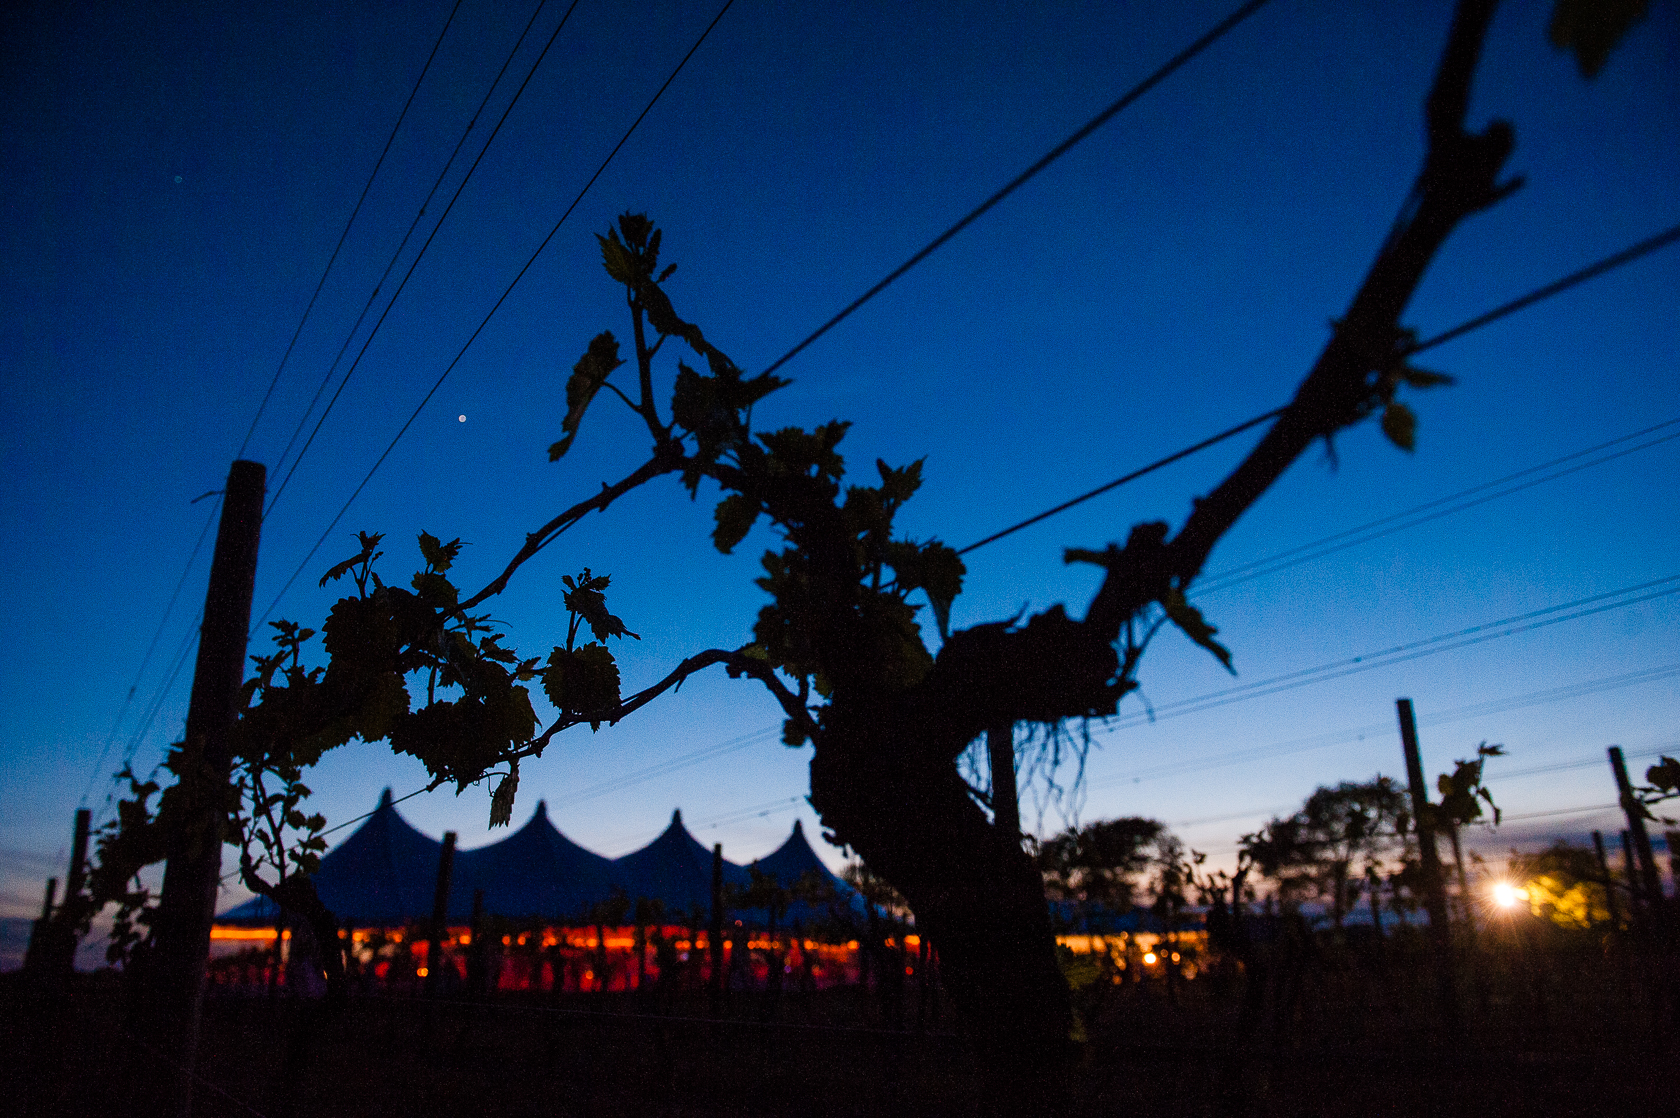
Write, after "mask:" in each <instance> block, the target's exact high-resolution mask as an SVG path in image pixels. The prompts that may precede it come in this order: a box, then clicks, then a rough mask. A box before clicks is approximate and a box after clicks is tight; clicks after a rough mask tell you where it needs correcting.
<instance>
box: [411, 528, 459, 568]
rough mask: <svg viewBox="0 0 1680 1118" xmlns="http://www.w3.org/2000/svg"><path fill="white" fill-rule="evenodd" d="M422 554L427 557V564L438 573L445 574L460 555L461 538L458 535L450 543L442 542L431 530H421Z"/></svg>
mask: <svg viewBox="0 0 1680 1118" xmlns="http://www.w3.org/2000/svg"><path fill="white" fill-rule="evenodd" d="M420 554H421V555H422V556H424V557H425V559H426V565H427V566H429V567H431V569H432V570H433V571H435V572H437V573H438V574H443V573H444V572H445V571H447V570H448V569H449V568H450V567H452V566H454V565H455V560H456V558H457V557H459V556H460V554H461V538H460V537H459V536H457V537H455V538H454V539H452V540H450V541H449V542H448V543H441V542H439V540H438V538H437V537H436V536H434V535H432V534H431V533H430V532H421V533H420Z"/></svg>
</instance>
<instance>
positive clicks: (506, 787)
mask: <svg viewBox="0 0 1680 1118" xmlns="http://www.w3.org/2000/svg"><path fill="white" fill-rule="evenodd" d="M510 765H511V767H510V768H509V770H508V774H507V775H506V776H504V777H502V782H501V783H500V784H498V785H496V791H495V792H493V793H491V796H490V825H491V826H492V827H505V826H507V825H508V824H509V823H511V822H512V821H513V795H514V793H515V792H517V791H519V761H518V760H517V759H515V760H514V761H512V762H510Z"/></svg>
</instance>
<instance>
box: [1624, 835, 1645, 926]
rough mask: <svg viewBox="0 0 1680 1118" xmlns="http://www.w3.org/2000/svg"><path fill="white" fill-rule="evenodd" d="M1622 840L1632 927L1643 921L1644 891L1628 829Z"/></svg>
mask: <svg viewBox="0 0 1680 1118" xmlns="http://www.w3.org/2000/svg"><path fill="white" fill-rule="evenodd" d="M1621 838H1622V876H1623V877H1625V878H1627V891H1628V924H1629V925H1630V926H1631V925H1635V924H1638V923H1639V922H1640V920H1641V919H1642V917H1641V914H1640V911H1639V909H1640V905H1641V903H1642V893H1643V890H1641V889H1640V888H1639V871H1638V870H1637V869H1636V868H1635V863H1634V860H1633V838H1632V836H1631V835H1629V834H1628V832H1627V829H1626V828H1623V830H1622V834H1621Z"/></svg>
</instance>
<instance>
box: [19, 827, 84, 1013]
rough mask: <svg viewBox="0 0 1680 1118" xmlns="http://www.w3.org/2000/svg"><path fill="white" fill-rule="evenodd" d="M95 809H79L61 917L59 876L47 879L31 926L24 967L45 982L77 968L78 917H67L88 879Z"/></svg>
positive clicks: (62, 976)
mask: <svg viewBox="0 0 1680 1118" xmlns="http://www.w3.org/2000/svg"><path fill="white" fill-rule="evenodd" d="M91 822H92V812H90V811H89V810H88V809H87V808H85V807H83V808H77V809H76V823H75V828H74V831H73V836H74V837H73V838H72V839H71V842H70V866H69V870H68V872H67V873H66V875H65V878H64V903H63V904H62V905H60V906H59V912H58V914H57V915H58V916H59V919H56V920H55V919H53V917H54V912H53V905H54V899H55V898H56V896H57V894H58V878H56V877H55V878H51V879H49V880H48V882H47V891H46V897H45V899H44V900H43V901H42V904H41V919H40V920H38V921H36V922H35V925H34V927H32V928H31V929H30V934H29V947H28V948H27V950H26V952H25V954H24V957H23V967H24V970H26V971H28V972H30V973H31V974H34V975H35V976H37V977H38V978H40V979H41V980H43V981H44V982H46V983H48V984H52V983H54V982H57V981H59V980H62V979H63V978H64V976H65V975H68V974H69V973H70V972H71V971H73V970H75V969H76V944H77V941H78V939H79V936H78V935H77V931H76V927H75V921H74V920H73V919H72V920H69V921H66V920H65V919H64V916H65V913H66V912H67V911H73V910H74V907H75V902H76V898H78V897H80V896H81V895H82V886H83V885H84V884H85V883H86V880H87V848H88V830H89V827H90V824H91Z"/></svg>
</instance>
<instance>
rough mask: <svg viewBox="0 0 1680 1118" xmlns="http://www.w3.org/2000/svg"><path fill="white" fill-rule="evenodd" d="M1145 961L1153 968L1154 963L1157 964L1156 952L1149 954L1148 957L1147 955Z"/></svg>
mask: <svg viewBox="0 0 1680 1118" xmlns="http://www.w3.org/2000/svg"><path fill="white" fill-rule="evenodd" d="M1143 961H1144V962H1146V963H1149V964H1150V965H1151V966H1153V965H1154V963H1155V952H1153V951H1151V952H1149V953H1148V954H1147V955H1145V956H1144V957H1143Z"/></svg>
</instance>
